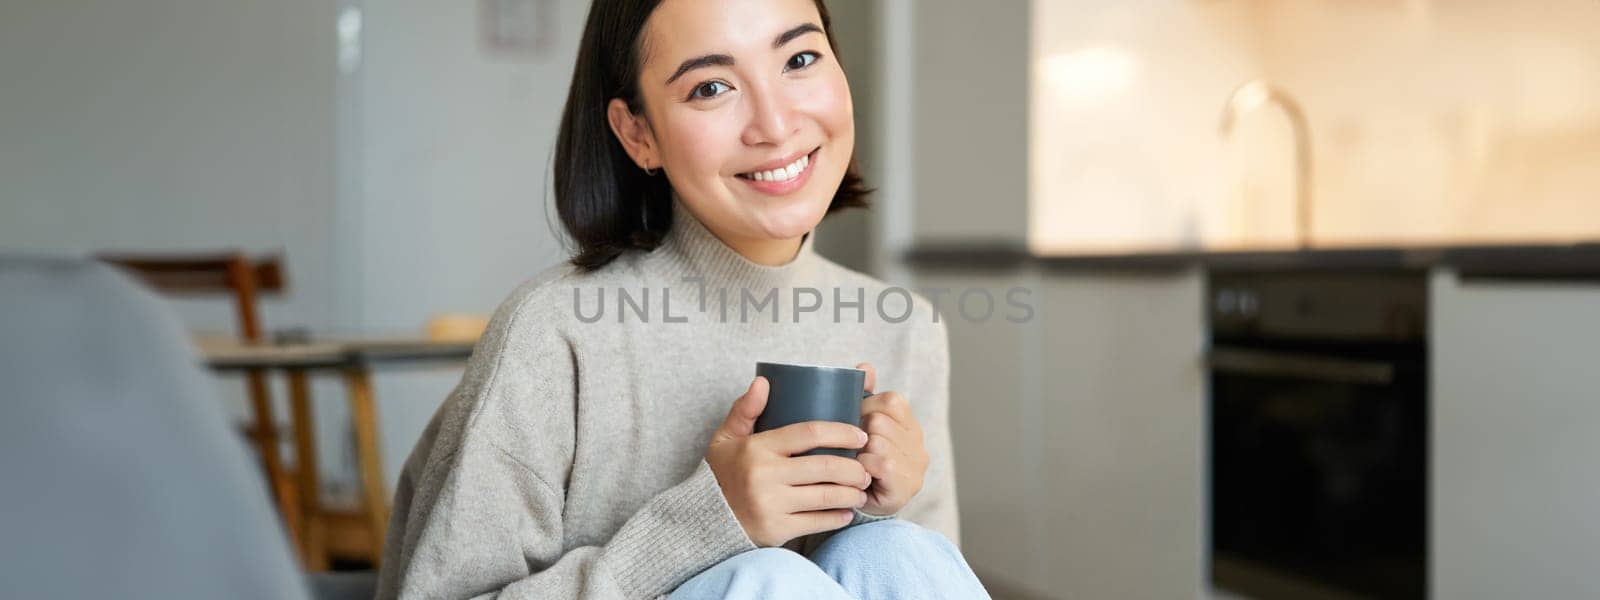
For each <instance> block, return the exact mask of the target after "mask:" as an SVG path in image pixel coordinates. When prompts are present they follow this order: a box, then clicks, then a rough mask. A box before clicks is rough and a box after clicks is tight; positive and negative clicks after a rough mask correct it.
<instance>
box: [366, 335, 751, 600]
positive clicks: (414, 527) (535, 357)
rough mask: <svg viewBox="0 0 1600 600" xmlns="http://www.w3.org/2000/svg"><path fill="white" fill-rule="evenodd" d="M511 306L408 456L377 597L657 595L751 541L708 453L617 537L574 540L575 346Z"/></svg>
mask: <svg viewBox="0 0 1600 600" xmlns="http://www.w3.org/2000/svg"><path fill="white" fill-rule="evenodd" d="M502 312H511V313H512V314H510V315H505V316H502V315H497V316H496V318H495V323H494V324H492V325H491V326H490V330H489V332H488V333H486V335H485V338H484V340H483V341H482V342H480V346H479V348H478V351H477V352H475V353H474V357H473V359H472V361H471V364H469V366H468V372H467V375H466V376H464V377H463V379H462V383H461V384H460V385H459V386H458V387H457V388H456V390H455V391H454V392H453V393H452V394H451V397H450V398H449V400H448V401H447V402H446V404H445V406H443V407H441V409H440V411H439V413H438V414H437V415H435V416H434V419H433V422H431V423H430V424H429V427H428V430H427V431H425V432H424V435H423V439H422V441H420V442H419V443H418V445H417V447H416V449H415V450H413V452H412V455H411V458H410V459H409V460H408V461H407V463H406V466H405V468H404V470H403V473H402V475H401V481H400V486H399V488H398V490H397V491H396V497H395V507H394V511H393V516H392V517H391V522H390V525H389V532H388V540H387V546H386V548H385V555H384V563H383V565H382V573H381V575H380V577H379V591H378V595H377V597H378V598H380V599H387V598H427V599H435V598H439V599H445V598H580V599H594V600H598V599H612V598H617V599H621V598H654V597H658V596H660V595H662V594H665V593H668V592H670V591H671V590H672V589H674V588H676V587H677V586H678V585H679V584H681V583H682V582H683V581H685V580H687V579H688V578H689V577H691V576H693V575H694V574H696V573H698V572H699V571H701V570H704V569H705V568H707V567H709V566H711V565H714V564H716V563H718V562H721V561H722V560H724V559H726V558H728V557H730V556H733V555H735V554H738V553H740V552H743V551H745V550H749V549H753V548H754V546H753V544H751V542H750V540H749V538H748V537H747V536H746V535H745V533H744V530H743V528H741V527H740V526H739V523H738V519H737V518H736V517H735V516H734V515H733V511H732V509H731V508H729V507H728V505H727V502H726V500H725V499H724V497H723V495H722V491H721V489H720V488H719V487H718V485H717V481H716V478H715V476H714V475H713V474H712V472H711V469H710V467H709V466H708V465H707V464H706V463H705V461H703V460H702V461H701V462H700V464H699V465H698V467H696V468H695V469H694V471H693V472H692V473H690V474H689V475H688V476H687V477H686V478H685V479H683V480H682V481H681V482H679V483H678V484H676V485H674V486H673V487H670V488H668V489H666V490H664V491H662V492H661V493H659V494H658V495H656V496H655V497H653V498H651V499H650V500H648V501H647V502H646V503H645V504H644V505H643V506H642V507H641V508H640V509H639V510H638V511H637V512H636V513H635V514H634V515H633V516H632V517H630V518H629V519H628V520H627V521H626V522H625V523H624V524H623V525H622V527H621V528H620V529H619V530H618V531H617V532H616V533H615V535H613V536H612V537H611V539H609V540H606V541H605V542H604V543H603V544H601V545H586V546H574V547H568V545H567V543H566V538H567V535H566V532H565V531H564V520H563V512H564V506H563V505H564V503H565V498H566V492H565V485H566V482H567V481H568V476H569V474H570V471H571V464H572V455H573V446H574V438H575V435H576V433H575V423H574V421H573V419H574V418H575V417H574V416H573V415H574V414H575V405H574V403H575V401H576V400H575V397H576V393H577V385H576V381H577V378H576V375H577V374H576V373H575V372H574V371H575V367H574V361H573V360H572V354H571V348H570V346H569V345H568V344H567V343H566V341H565V340H563V339H561V338H560V336H558V335H555V334H553V333H552V332H551V331H548V329H549V328H548V327H546V326H542V325H533V324H526V325H524V324H520V323H519V322H518V321H519V319H521V317H518V316H516V314H515V313H516V311H506V310H505V309H502ZM527 320H529V321H535V322H537V321H538V320H539V319H527ZM480 355H481V356H480Z"/></svg>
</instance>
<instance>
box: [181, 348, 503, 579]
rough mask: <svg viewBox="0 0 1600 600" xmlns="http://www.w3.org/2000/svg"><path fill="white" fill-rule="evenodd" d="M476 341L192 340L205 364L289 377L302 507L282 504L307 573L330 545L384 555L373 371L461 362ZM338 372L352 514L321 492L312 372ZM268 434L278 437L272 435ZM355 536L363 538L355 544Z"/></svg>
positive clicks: (384, 506) (375, 560) (383, 489)
mask: <svg viewBox="0 0 1600 600" xmlns="http://www.w3.org/2000/svg"><path fill="white" fill-rule="evenodd" d="M474 343H475V341H474V340H434V339H428V338H422V337H367V338H353V337H344V338H319V339H316V340H314V341H311V342H306V343H293V344H245V343H242V342H240V341H239V340H237V339H234V338H227V337H218V336H200V337H196V338H195V344H196V346H197V347H198V348H199V350H200V355H201V358H202V360H204V362H205V364H206V366H208V367H210V368H211V369H212V370H215V371H219V372H228V371H241V372H249V371H261V370H281V371H283V372H284V373H285V374H286V375H287V377H288V383H289V403H290V413H291V416H290V419H291V422H292V426H293V430H294V431H293V434H294V446H295V455H296V461H297V463H298V464H297V465H296V468H295V471H296V473H295V481H294V486H293V487H294V488H296V494H295V495H296V497H297V498H298V500H299V502H298V505H297V506H287V507H280V508H282V509H284V510H283V512H284V521H285V522H286V524H287V525H288V527H290V529H291V531H292V532H294V533H298V535H295V536H294V537H295V538H296V540H297V543H298V545H299V546H300V547H299V551H300V555H301V558H302V560H303V561H304V562H305V566H306V568H307V569H309V570H313V571H321V570H326V569H327V568H328V557H329V554H330V550H332V551H342V552H343V553H347V554H349V553H355V554H361V555H364V556H367V557H368V558H369V559H370V560H371V561H372V565H373V567H374V568H376V567H377V566H378V564H379V562H380V561H381V559H382V556H383V542H384V540H383V537H384V532H385V529H386V528H387V527H388V522H389V494H388V487H387V486H385V485H384V482H383V460H382V456H381V455H380V453H379V447H378V428H377V422H378V415H377V408H376V406H374V403H373V395H372V381H371V372H372V371H373V370H374V369H377V368H384V367H414V366H417V365H421V364H426V363H430V362H450V363H459V362H461V361H464V360H466V359H467V358H468V357H469V356H471V355H472V347H473V344H474ZM315 371H328V372H335V373H338V374H340V375H341V376H342V377H343V378H344V381H345V386H346V389H347V390H348V393H349V401H350V418H351V421H352V422H354V424H355V430H356V462H357V464H358V465H359V468H360V471H361V489H362V506H361V508H360V509H359V510H358V511H356V512H354V513H350V512H340V511H335V510H327V509H324V507H323V506H322V501H321V498H320V496H319V491H320V489H321V482H320V481H319V478H318V473H317V448H316V441H315V440H316V430H315V427H316V425H315V422H314V420H313V419H312V415H311V393H310V385H309V384H308V382H307V376H308V374H310V373H312V372H315ZM271 439H276V436H275V434H274V435H273V436H272V438H271ZM350 540H358V541H350Z"/></svg>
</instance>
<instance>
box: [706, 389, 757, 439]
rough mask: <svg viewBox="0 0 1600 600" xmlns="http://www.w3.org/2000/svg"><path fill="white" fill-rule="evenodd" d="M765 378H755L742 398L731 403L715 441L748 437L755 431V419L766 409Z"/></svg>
mask: <svg viewBox="0 0 1600 600" xmlns="http://www.w3.org/2000/svg"><path fill="white" fill-rule="evenodd" d="M767 390H768V383H767V378H765V377H760V376H757V377H756V378H755V380H754V381H751V382H750V387H749V389H746V390H745V392H744V395H743V396H739V398H738V399H737V400H734V401H733V407H731V408H729V409H728V417H727V418H726V419H723V421H722V426H721V427H718V428H717V435H716V437H717V439H727V438H741V437H749V436H750V434H751V433H752V432H754V431H755V429H756V418H757V417H760V416H761V411H763V410H766V408H767Z"/></svg>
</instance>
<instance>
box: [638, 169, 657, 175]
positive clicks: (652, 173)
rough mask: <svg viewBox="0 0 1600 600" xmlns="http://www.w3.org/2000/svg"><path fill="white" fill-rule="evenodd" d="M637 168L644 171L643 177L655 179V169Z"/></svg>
mask: <svg viewBox="0 0 1600 600" xmlns="http://www.w3.org/2000/svg"><path fill="white" fill-rule="evenodd" d="M639 168H641V169H644V174H645V175H649V176H651V177H655V176H656V170H655V169H651V168H648V167H639Z"/></svg>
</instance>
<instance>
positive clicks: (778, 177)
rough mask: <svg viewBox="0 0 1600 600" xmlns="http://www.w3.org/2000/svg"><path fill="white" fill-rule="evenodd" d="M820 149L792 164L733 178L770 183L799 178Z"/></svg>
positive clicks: (808, 153) (804, 155)
mask: <svg viewBox="0 0 1600 600" xmlns="http://www.w3.org/2000/svg"><path fill="white" fill-rule="evenodd" d="M820 149H821V147H820V146H818V147H817V148H814V149H812V150H811V151H810V152H807V153H805V154H802V155H800V158H797V159H795V161H794V162H792V163H789V164H787V165H785V166H782V167H778V168H776V169H768V170H765V171H751V172H749V173H740V174H738V175H735V177H738V178H740V179H748V180H750V181H767V182H772V183H782V182H785V181H789V180H791V179H794V178H796V177H799V176H800V175H801V174H803V173H805V172H806V169H808V168H810V167H811V161H812V160H813V159H814V158H815V157H816V154H817V150H820Z"/></svg>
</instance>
